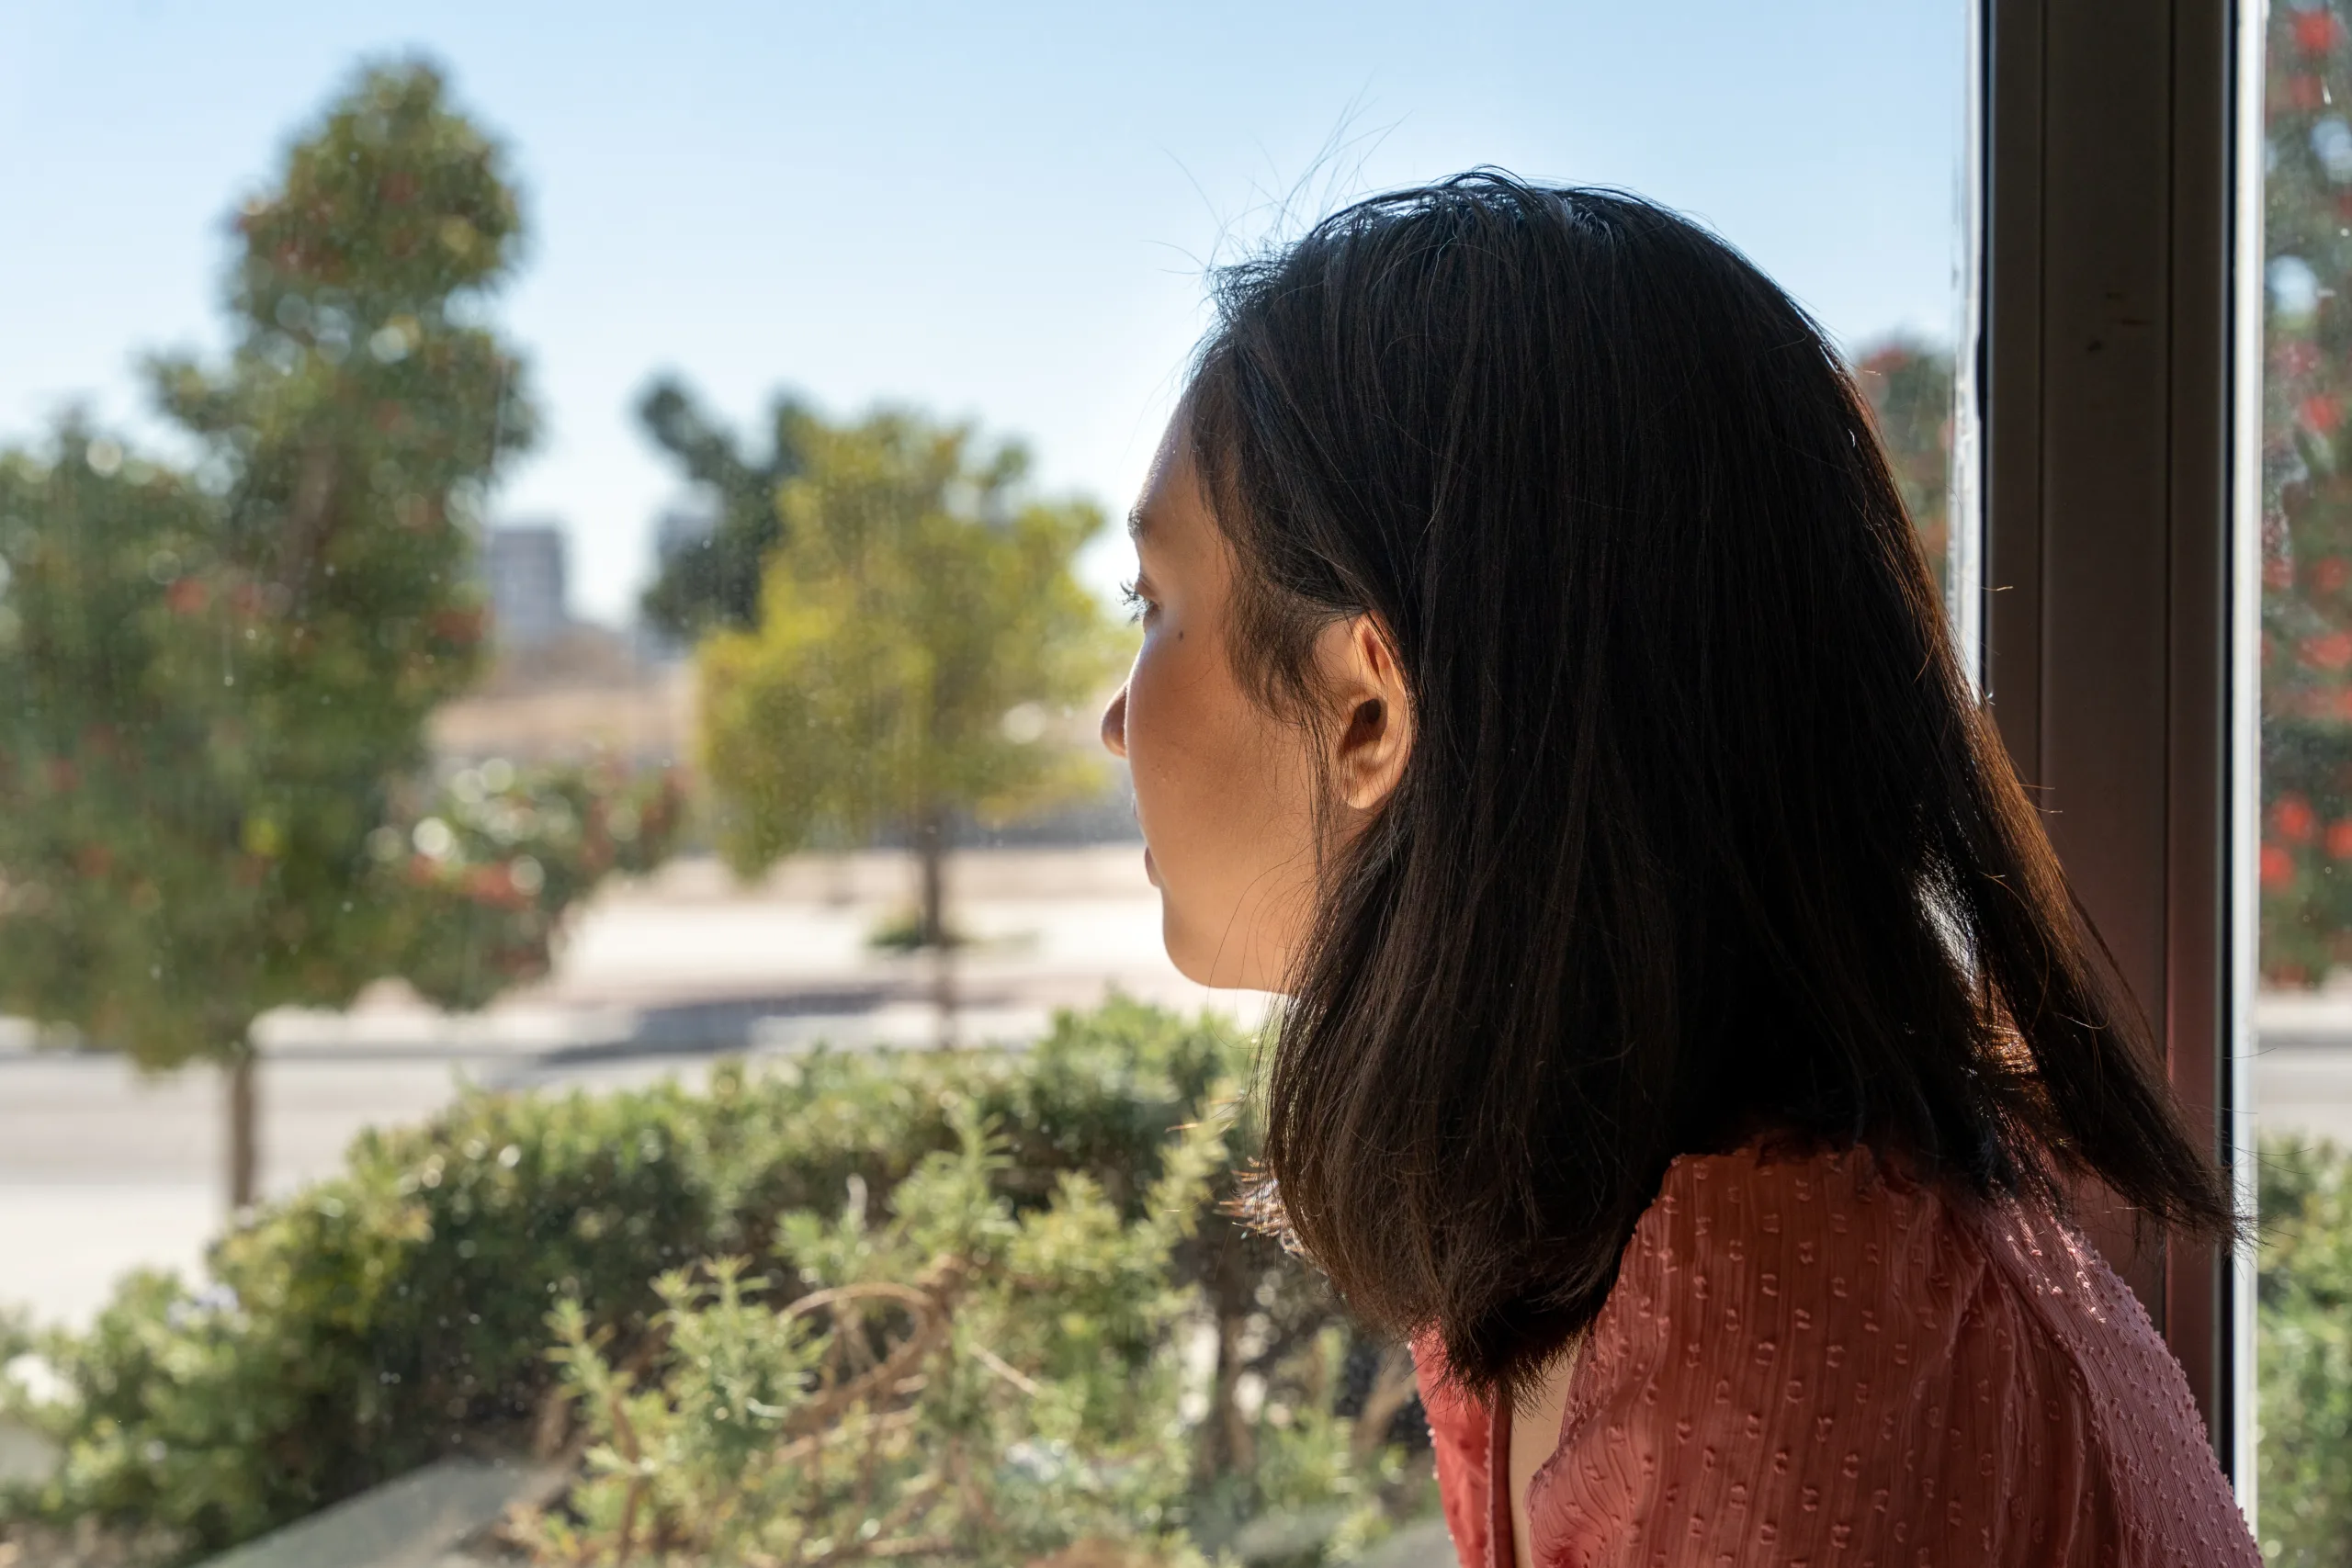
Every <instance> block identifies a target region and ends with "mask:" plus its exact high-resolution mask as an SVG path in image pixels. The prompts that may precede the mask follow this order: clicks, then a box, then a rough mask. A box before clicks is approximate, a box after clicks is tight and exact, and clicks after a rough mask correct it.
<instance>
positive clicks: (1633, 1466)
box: [1415, 1148, 2261, 1568]
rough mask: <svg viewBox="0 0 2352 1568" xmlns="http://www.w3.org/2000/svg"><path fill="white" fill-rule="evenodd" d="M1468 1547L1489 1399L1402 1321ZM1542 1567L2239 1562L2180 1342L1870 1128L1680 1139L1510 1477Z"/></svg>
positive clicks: (1486, 1467) (1505, 1514)
mask: <svg viewBox="0 0 2352 1568" xmlns="http://www.w3.org/2000/svg"><path fill="white" fill-rule="evenodd" d="M1415 1348H1416V1353H1417V1359H1418V1360H1419V1367H1420V1374H1421V1390H1422V1399H1423V1402H1424V1404H1426V1406H1427V1408H1428V1411H1429V1417H1430V1434H1431V1436H1432V1437H1433V1438H1434V1439H1435V1441H1436V1446H1437V1473H1438V1485H1439V1490H1440V1492H1441V1494H1442V1497H1443V1501H1444V1506H1445V1517H1446V1523H1447V1526H1448V1528H1449V1529H1451V1531H1452V1533H1453V1540H1454V1546H1455V1549H1456V1550H1457V1551H1459V1552H1460V1554H1461V1557H1462V1562H1463V1564H1464V1568H1510V1564H1511V1558H1512V1552H1511V1540H1512V1537H1511V1516H1510V1487H1509V1486H1508V1485H1507V1484H1505V1483H1504V1481H1503V1477H1505V1476H1507V1475H1508V1473H1509V1463H1510V1410H1509V1407H1508V1406H1507V1405H1506V1406H1504V1407H1502V1408H1499V1409H1497V1410H1495V1411H1493V1412H1491V1413H1490V1412H1488V1411H1487V1409H1485V1408H1484V1407H1482V1406H1480V1405H1478V1404H1476V1403H1474V1402H1473V1401H1471V1400H1470V1399H1468V1398H1467V1397H1466V1396H1465V1395H1464V1393H1462V1391H1461V1390H1460V1389H1458V1388H1456V1387H1455V1386H1453V1384H1452V1383H1450V1382H1447V1380H1446V1378H1445V1374H1444V1366H1443V1360H1442V1356H1440V1355H1439V1354H1438V1353H1437V1351H1436V1349H1435V1346H1434V1340H1433V1338H1429V1337H1425V1338H1424V1340H1423V1341H1422V1342H1421V1343H1419V1344H1418V1345H1417V1346H1416V1347H1415ZM1527 1512H1528V1524H1529V1529H1530V1531H1531V1532H1532V1539H1531V1540H1530V1541H1529V1546H1530V1548H1531V1551H1530V1557H1531V1560H1532V1562H1534V1563H1535V1564H1536V1568H1600V1565H1602V1564H1607V1565H1610V1568H1621V1565H1622V1568H1685V1565H1691V1568H1733V1565H1745V1564H1764V1563H1773V1564H1780V1565H1782V1568H1807V1565H1809V1568H1863V1565H1865V1564H1873V1565H1876V1568H1897V1565H1901V1568H1912V1565H1914V1564H1923V1563H1934V1564H1939V1565H1941V1564H1960V1563H1965V1564H1977V1563H2004V1564H2007V1563H2018V1564H2023V1563H2035V1564H2051V1565H2053V1568H2054V1565H2057V1564H2062V1563H2063V1564H2075V1563H2082V1564H2109V1563H2113V1564H2120V1565H2123V1564H2128V1565H2134V1568H2136V1565H2139V1564H2156V1563H2165V1564H2172V1563H2183V1564H2187V1563H2195V1564H2199V1565H2200V1568H2202V1565H2205V1564H2215V1563H2222V1564H2233V1565H2237V1568H2259V1564H2260V1562H2261V1558H2260V1555H2259V1554H2258V1553H2257V1552H2256V1549H2255V1545H2254V1541H2253V1539H2252V1537H2251V1536H2250V1535H2249V1534H2248V1532H2247V1529H2246V1526H2245V1517H2244V1516H2243V1515H2242V1514H2240V1513H2239V1511H2238V1507H2237V1504H2236V1502H2235V1500H2234V1499H2233V1497H2232V1495H2231V1494H2230V1489H2229V1484H2228V1483H2227V1482H2226V1481H2224V1480H2223V1479H2222V1472H2221V1468H2220V1466H2219V1465H2218V1464H2217V1463H2216V1462H2215V1460H2214V1456H2213V1451H2212V1450H2211V1447H2210V1446H2208V1444H2207V1441H2206V1438H2205V1429H2204V1426H2203V1424H2202V1423H2201V1422H2200V1420H2199V1417H2198V1415H2197V1412H2196V1409H2195V1407H2194V1405H2193V1404H2191V1403H2190V1400H2189V1394H2188V1382H2187V1381H2186V1380H2185V1379H2184V1378H2183V1377H2182V1375H2181V1371H2180V1367H2179V1364H2178V1363H2177V1362H2176V1361H2175V1360H2174V1359H2172V1356H2171V1354H2170V1352H2169V1351H2167V1350H2166V1349H2165V1344H2164V1341H2163V1340H2162V1339H2161V1338H2159V1337H2157V1335H2156V1333H2155V1330H2154V1327H2153V1326H2152V1325H2150V1323H2149V1321H2148V1315H2147V1314H2146V1313H2145V1312H2144V1311H2143V1309H2142V1308H2141V1306H2140V1303H2139V1302H2138V1300H2137V1298H2135V1297H2134V1296H2133V1295H2132V1294H2131V1291H2130V1289H2129V1288H2128V1287H2126V1286H2125V1285H2124V1284H2123V1282H2122V1281H2121V1280H2118V1279H2117V1278H2116V1277H2115V1275H2114V1274H2113V1273H2112V1272H2111V1271H2110V1270H2109V1269H2108V1267H2107V1265H2106V1264H2105V1263H2104V1262H2103V1261H2101V1260H2100V1258H2098V1255H2097V1254H2096V1253H2095V1252H2093V1251H2092V1250H2091V1248H2090V1247H2089V1246H2088V1244H2086V1242H2084V1241H2082V1240H2081V1239H2079V1238H2078V1237H2077V1236H2076V1235H2075V1234H2074V1233H2073V1232H2072V1231H2070V1230H2068V1229H2067V1228H2066V1227H2065V1226H2064V1225H2063V1224H2059V1223H2057V1222H2056V1221H2054V1220H2052V1218H2050V1217H2049V1216H2047V1215H2046V1214H2043V1213H2039V1212H2037V1211H2035V1210H2034V1209H2032V1208H2030V1207H2029V1206H2027V1205H2024V1204H2020V1203H2016V1202H2005V1203H1998V1204H1987V1205H1973V1204H1966V1203H1960V1202H1950V1201H1946V1200H1945V1199H1944V1198H1942V1197H1941V1196H1939V1194H1938V1193H1937V1192H1936V1191H1935V1190H1932V1189H1928V1188H1923V1187H1917V1186H1911V1185H1906V1184H1903V1183H1899V1182H1897V1181H1894V1180H1892V1179H1887V1178H1885V1177H1883V1176H1882V1175H1881V1174H1880V1173H1879V1172H1878V1170H1877V1168H1876V1167H1875V1165H1874V1163H1873V1162H1872V1161H1871V1157H1870V1156H1869V1155H1867V1154H1866V1153H1860V1152H1854V1153H1849V1154H1846V1155H1842V1156H1833V1155H1816V1156H1802V1157H1790V1158H1786V1159H1781V1160H1772V1159H1769V1158H1766V1157H1764V1156H1759V1155H1758V1153H1757V1151H1756V1150H1755V1149H1753V1148H1750V1149H1747V1150H1743V1151H1741V1152H1739V1153H1736V1154H1731V1155H1718V1156H1685V1157H1684V1158H1681V1159H1678V1160H1676V1161H1675V1162H1674V1164H1673V1166H1672V1167H1671V1168H1669V1169H1668V1172H1667V1177H1666V1181H1665V1184H1664V1186H1663V1188H1662V1189H1661V1190H1660V1191H1659V1193H1658V1196H1657V1201H1655V1202H1653V1203H1652V1204H1651V1205H1650V1206H1649V1208H1648V1209H1647V1210H1646V1211H1645V1212H1644V1213H1643V1215H1642V1217H1641V1221H1640V1223H1639V1224H1637V1225H1636V1226H1635V1227H1634V1235H1633V1239H1632V1240H1631V1241H1630V1242H1628V1243H1627V1244H1626V1247H1625V1252H1624V1257H1623V1264H1622V1266H1621V1269H1620V1271H1619V1274H1618V1278H1617V1284H1616V1287H1615V1288H1614V1289H1613V1290H1611V1292H1610V1294H1609V1299H1608V1301H1607V1303H1605V1304H1604V1305H1603V1306H1602V1308H1601V1312H1600V1317H1599V1318H1598V1319H1596V1320H1595V1321H1594V1324H1593V1326H1592V1332H1591V1334H1590V1337H1589V1338H1588V1339H1587V1341H1586V1342H1585V1346H1584V1348H1583V1350H1582V1352H1581V1353H1580V1354H1579V1355H1578V1357H1577V1363H1576V1368H1575V1370H1574V1371H1573V1372H1571V1373H1570V1375H1569V1386H1568V1397H1567V1408H1566V1416H1565V1418H1564V1419H1563V1421H1562V1423H1561V1427H1560V1442H1559V1447H1558V1449H1557V1450H1555V1452H1554V1453H1553V1455H1552V1456H1551V1458H1550V1459H1549V1460H1547V1461H1545V1462H1544V1467H1543V1468H1542V1469H1541V1470H1539V1471H1537V1472H1536V1473H1535V1477H1534V1480H1533V1481H1532V1483H1530V1484H1529V1487H1528V1497H1527Z"/></svg>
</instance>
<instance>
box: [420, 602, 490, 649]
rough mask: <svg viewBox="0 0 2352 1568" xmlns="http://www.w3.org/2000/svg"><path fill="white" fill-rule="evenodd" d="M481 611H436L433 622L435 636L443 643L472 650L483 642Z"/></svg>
mask: <svg viewBox="0 0 2352 1568" xmlns="http://www.w3.org/2000/svg"><path fill="white" fill-rule="evenodd" d="M481 621H482V616H481V611H480V610H435V611H434V612H433V619H432V622H431V625H432V627H433V635H434V636H435V637H439V638H440V639H441V640H442V641H443V642H447V643H455V644H456V645H457V646H458V647H459V648H471V647H472V646H473V645H474V644H475V643H477V642H480V641H481Z"/></svg>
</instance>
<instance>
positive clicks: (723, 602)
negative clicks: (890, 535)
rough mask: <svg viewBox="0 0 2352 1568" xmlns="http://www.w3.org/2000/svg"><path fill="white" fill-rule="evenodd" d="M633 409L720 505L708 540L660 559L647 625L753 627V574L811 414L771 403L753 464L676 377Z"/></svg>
mask: <svg viewBox="0 0 2352 1568" xmlns="http://www.w3.org/2000/svg"><path fill="white" fill-rule="evenodd" d="M637 412H638V418H639V420H640V421H642V422H643V423H644V425H645V428H646V432H647V434H650V435H651V436H652V437H653V439H654V441H655V443H656V444H658V445H659V446H661V447H662V450H663V451H665V452H667V453H669V454H670V455H671V456H672V457H674V458H676V459H677V462H678V466H679V467H680V468H684V470H685V473H686V477H687V478H688V479H692V480H693V481H694V482H695V484H696V485H699V486H701V487H702V488H703V489H704V490H706V491H708V492H709V493H710V494H711V496H712V497H713V498H714V499H715V500H716V501H717V502H718V516H717V517H716V518H715V519H713V520H712V524H711V531H710V532H709V534H707V536H704V537H702V538H700V539H697V540H695V541H693V542H691V543H689V544H686V545H685V546H684V547H682V548H680V549H678V550H676V551H675V552H673V553H672V554H670V555H668V556H666V557H665V558H663V559H662V563H661V570H660V573H659V575H657V576H656V577H655V579H654V580H653V582H652V584H651V585H650V587H648V588H647V589H646V591H645V598H644V601H643V606H644V610H645V616H646V619H648V620H649V621H650V622H652V623H653V625H655V626H658V627H660V628H661V629H662V630H663V631H665V632H668V633H670V634H671V635H672V636H673V637H681V638H684V639H685V640H687V641H692V640H693V639H695V637H700V636H701V635H702V634H703V633H704V632H706V631H708V630H709V629H711V628H712V627H714V626H731V627H734V628H737V629H739V630H740V629H741V628H743V627H746V626H752V625H754V624H755V623H756V622H757V621H758V620H759V612H760V569H761V567H762V565H763V563H764V562H765V561H766V560H767V558H768V555H769V553H770V552H771V551H773V550H774V549H775V547H776V545H777V543H778V542H779V541H780V540H781V539H782V537H783V525H782V523H781V520H780V519H779V516H778V514H777V511H776V491H777V488H778V487H779V486H781V485H782V484H783V483H784V482H785V481H786V479H791V478H792V477H793V476H794V475H796V474H797V473H799V471H800V467H801V448H802V445H803V442H804V439H805V437H806V436H807V434H808V433H809V431H810V430H811V429H812V428H813V420H812V417H811V415H810V414H809V411H808V409H807V408H806V407H804V406H803V405H802V404H801V403H800V402H799V401H797V400H795V399H792V398H788V397H779V398H777V399H776V400H775V401H774V402H773V403H771V404H770V405H769V409H768V428H769V431H770V433H771V434H770V440H769V447H768V455H767V456H766V457H763V458H758V459H754V458H752V457H745V456H744V455H743V453H742V451H741V448H740V447H739V446H737V444H736V441H735V438H734V437H733V436H732V435H730V434H728V432H727V431H725V430H724V429H722V428H721V427H720V426H719V425H718V423H716V422H715V421H713V420H712V419H711V418H710V417H709V416H708V415H707V414H705V413H704V412H702V410H701V409H700V408H699V407H697V406H696V405H695V400H694V397H693V395H692V394H691V393H689V392H688V391H687V390H686V389H685V388H684V386H683V385H681V384H680V383H679V382H678V381H676V380H675V379H673V378H666V377H665V378H662V379H660V380H657V381H656V382H654V384H653V385H652V386H651V387H650V389H647V391H646V394H645V396H644V398H643V399H642V400H640V401H639V403H638V407H637Z"/></svg>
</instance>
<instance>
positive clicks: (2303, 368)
mask: <svg viewBox="0 0 2352 1568" xmlns="http://www.w3.org/2000/svg"><path fill="white" fill-rule="evenodd" d="M2269 16H2270V20H2269V39H2268V59H2269V84H2268V92H2267V96H2266V99H2265V113H2266V115H2267V118H2268V146H2267V159H2268V165H2269V174H2268V176H2267V184H2266V189H2265V197H2264V200H2265V204H2266V207H2267V212H2266V222H2267V243H2268V247H2269V251H2270V259H2269V264H2268V279H2269V285H2270V306H2271V308H2270V310H2269V311H2268V313H2267V318H2266V321H2265V330H2264V334H2263V335H2264V344H2263V346H2264V351H2265V355H2266V360H2265V370H2266V374H2265V375H2264V377H2263V421H2262V426H2263V452H2262V481H2263V513H2262V546H2263V555H2262V655H2261V657H2262V732H2263V753H2262V800H2263V807H2262V849H2261V868H2260V875H2261V887H2262V930H2261V964H2262V975H2263V978H2264V979H2265V980H2266V981H2267V982H2268V983H2269V984H2271V985H2285V986H2308V985H2316V984H2318V983H2319V982H2320V981H2321V980H2323V979H2324V978H2325V977H2326V976H2327V974H2328V971H2329V970H2331V969H2333V968H2335V967H2338V966H2340V965H2343V964H2346V963H2352V865H2347V863H2352V472H2347V471H2346V457H2352V450H2347V448H2346V445H2345V439H2344V437H2345V424H2344V422H2345V413H2346V409H2347V408H2352V316H2347V314H2346V309H2345V300H2344V295H2345V292H2346V290H2347V289H2352V227H2347V226H2352V124H2347V122H2346V107H2344V106H2345V105H2346V103H2347V102H2352V37H2347V32H2346V27H2345V24H2344V19H2343V17H2341V16H2340V15H2339V14H2338V12H2337V11H2336V9H2335V7H2334V6H2331V5H2326V4H2310V3H2303V4H2295V5H2282V6H2276V7H2273V8H2272V10H2271V11H2270V14H2269Z"/></svg>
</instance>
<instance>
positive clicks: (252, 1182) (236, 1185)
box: [221, 1040, 261, 1213]
mask: <svg viewBox="0 0 2352 1568" xmlns="http://www.w3.org/2000/svg"><path fill="white" fill-rule="evenodd" d="M221 1074H222V1081H223V1088H224V1089H226V1090H227V1096H228V1110H229V1168H228V1172H227V1174H228V1179H229V1210H230V1212H231V1213H237V1212H238V1211H241V1210H243V1209H248V1208H251V1207H252V1206H253V1204H254V1201H255V1200H257V1199H258V1198H259V1197H260V1196H261V1190H260V1187H261V1127H260V1122H261V1114H260V1104H259V1100H258V1096H257V1093H256V1088H255V1084H254V1047H253V1043H252V1042H251V1041H249V1040H241V1041H239V1042H238V1043H237V1047H236V1049H235V1050H234V1051H233V1052H232V1053H231V1054H230V1056H229V1059H228V1061H227V1062H225V1063H223V1064H222V1065H221Z"/></svg>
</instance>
